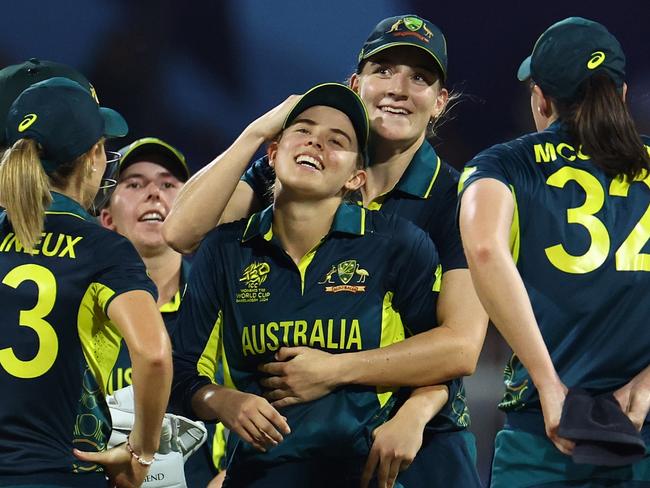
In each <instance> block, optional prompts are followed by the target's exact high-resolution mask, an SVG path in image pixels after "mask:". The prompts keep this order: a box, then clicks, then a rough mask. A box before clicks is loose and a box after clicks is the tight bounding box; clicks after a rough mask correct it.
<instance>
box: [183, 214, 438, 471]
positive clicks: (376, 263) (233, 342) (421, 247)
mask: <svg viewBox="0 0 650 488" xmlns="http://www.w3.org/2000/svg"><path fill="white" fill-rule="evenodd" d="M272 221H273V209H272V207H269V208H267V209H266V210H264V211H263V212H261V213H257V214H254V215H253V216H252V217H251V218H250V219H248V220H242V221H239V222H236V223H233V224H226V225H223V226H220V227H219V228H217V229H215V230H214V231H212V232H211V233H209V234H208V235H207V237H206V238H205V239H204V241H203V243H202V244H201V247H200V249H199V251H198V254H197V256H196V258H195V260H194V264H193V267H192V273H191V276H190V280H189V283H188V287H187V292H186V294H185V297H184V298H183V302H182V304H181V311H180V315H179V319H178V325H177V327H176V331H175V334H174V336H173V345H174V387H173V391H172V401H173V402H174V403H175V404H176V405H180V406H183V407H184V410H185V412H186V413H188V414H192V409H191V399H192V396H193V395H194V393H196V391H197V390H198V389H200V388H202V387H203V386H205V385H207V384H209V383H211V382H213V381H214V373H215V371H216V368H217V364H218V361H219V360H221V361H222V362H223V368H224V379H225V384H226V386H228V387H231V388H237V389H238V390H241V391H245V392H248V393H253V394H257V395H260V394H261V393H262V388H261V386H260V384H259V380H260V379H261V378H262V374H261V373H260V372H259V371H258V369H257V368H258V366H259V365H261V364H263V363H266V362H269V361H272V360H273V355H274V354H275V352H276V351H278V349H279V348H280V347H283V346H310V347H314V348H318V349H322V350H325V351H328V352H331V353H334V354H336V353H342V352H349V351H361V350H366V349H374V348H377V347H382V346H387V345H389V344H392V343H394V342H397V341H401V340H402V339H404V337H405V334H413V333H417V332H421V331H424V330H427V329H430V328H431V327H434V326H435V325H436V323H435V322H436V299H437V288H438V285H439V284H438V280H439V279H440V266H439V263H438V257H437V253H436V251H435V248H434V246H433V244H432V243H431V240H430V239H429V238H428V236H427V235H426V234H425V233H424V232H423V231H422V230H420V229H418V228H417V227H416V226H414V225H413V224H411V223H409V222H407V221H406V220H403V219H400V218H399V217H395V216H384V215H382V214H379V213H377V212H369V211H367V210H366V209H363V208H362V207H359V206H357V205H348V204H343V205H341V206H340V207H339V209H338V211H337V213H336V216H335V218H334V221H333V224H332V227H331V229H330V232H329V233H328V234H327V236H325V237H324V238H323V239H322V240H321V241H320V242H319V243H318V244H317V245H316V246H315V247H314V248H313V249H312V250H310V251H309V252H308V253H307V254H306V255H305V256H304V257H303V258H302V259H301V260H300V262H299V263H298V264H297V265H296V264H295V263H294V261H293V260H292V259H291V258H290V257H289V256H288V255H287V253H286V252H285V251H284V250H283V249H282V247H281V246H280V243H279V242H278V240H277V239H276V238H275V237H274V235H273V226H272ZM393 402H394V390H390V389H385V388H375V387H367V386H347V387H343V388H339V389H337V390H335V391H334V392H332V393H330V394H328V395H326V396H325V397H323V398H321V399H319V400H316V401H313V402H308V403H304V404H300V405H295V406H291V407H288V408H285V409H281V413H282V415H284V416H286V417H287V419H288V420H287V421H288V423H289V425H290V426H291V429H292V433H291V435H290V436H287V437H286V438H285V440H284V441H283V442H282V443H280V445H278V446H276V447H274V448H273V449H271V450H269V451H268V452H267V453H260V452H257V451H255V450H254V449H253V448H252V447H250V446H249V445H247V444H245V443H243V442H238V441H237V439H236V436H235V435H234V434H231V437H230V439H229V449H228V452H229V454H231V453H234V457H235V460H236V462H238V463H239V462H247V463H249V465H250V466H256V465H265V464H266V465H268V464H273V463H277V462H281V461H287V460H297V459H301V460H303V459H310V458H316V457H322V456H334V457H346V456H355V455H364V454H366V453H367V451H368V449H369V441H370V435H371V433H372V430H373V429H374V427H376V426H377V425H378V424H380V423H381V422H383V421H384V420H385V418H386V416H387V415H388V414H389V411H390V408H391V407H392V405H393ZM235 445H236V448H235V450H231V449H230V446H233V447H234V446H235Z"/></svg>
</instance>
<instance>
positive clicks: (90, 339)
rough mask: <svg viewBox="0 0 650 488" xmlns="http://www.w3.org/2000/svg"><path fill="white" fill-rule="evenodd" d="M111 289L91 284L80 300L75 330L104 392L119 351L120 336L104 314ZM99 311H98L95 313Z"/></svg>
mask: <svg viewBox="0 0 650 488" xmlns="http://www.w3.org/2000/svg"><path fill="white" fill-rule="evenodd" d="M114 295H115V292H114V291H113V290H111V289H110V288H108V287H107V286H105V285H102V284H101V283H91V284H90V286H88V288H87V290H86V293H85V294H84V296H83V298H82V299H81V303H80V305H79V313H78V315H77V332H78V334H79V340H80V341H81V348H82V350H83V353H84V357H85V358H86V362H87V363H88V366H89V367H90V370H91V371H92V373H93V375H94V377H95V379H96V380H97V383H98V384H99V385H100V386H101V388H103V389H104V392H105V391H106V388H107V385H108V380H109V378H110V374H111V371H112V370H113V368H114V367H115V363H116V362H117V357H118V355H119V352H120V345H121V342H122V336H121V334H120V333H119V331H118V330H117V328H116V327H115V325H114V324H113V323H112V322H111V321H110V320H109V319H108V316H107V315H106V312H105V310H106V308H105V307H106V304H107V303H109V302H110V300H111V299H112V298H113V296H114ZM100 311H101V312H103V313H98V312H100Z"/></svg>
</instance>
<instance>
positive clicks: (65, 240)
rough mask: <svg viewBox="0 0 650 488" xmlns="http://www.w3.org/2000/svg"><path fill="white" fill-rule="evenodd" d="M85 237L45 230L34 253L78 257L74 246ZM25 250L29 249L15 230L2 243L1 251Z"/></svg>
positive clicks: (59, 256) (0, 244) (0, 245)
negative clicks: (19, 238)
mask: <svg viewBox="0 0 650 488" xmlns="http://www.w3.org/2000/svg"><path fill="white" fill-rule="evenodd" d="M82 239H83V237H81V236H78V237H73V236H69V235H67V234H58V233H53V232H43V233H42V234H41V239H40V240H39V241H38V242H37V243H36V245H35V246H34V255H38V254H42V255H43V256H47V257H57V258H69V259H76V258H77V255H76V254H75V250H74V247H75V246H76V245H77V244H78V243H79V241H81V240H82ZM12 251H13V252H24V253H26V252H27V251H26V250H25V249H24V248H23V245H22V244H21V243H20V241H19V240H18V239H16V235H15V234H14V233H13V232H10V233H9V234H7V235H6V236H5V238H4V239H3V240H2V242H1V243H0V252H12Z"/></svg>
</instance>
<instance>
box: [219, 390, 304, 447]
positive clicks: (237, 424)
mask: <svg viewBox="0 0 650 488" xmlns="http://www.w3.org/2000/svg"><path fill="white" fill-rule="evenodd" d="M219 419H220V420H221V422H223V424H224V425H225V426H226V427H227V428H229V429H230V430H232V431H233V432H236V433H237V434H238V435H239V437H241V438H242V439H243V440H244V441H246V442H248V443H249V444H251V445H252V446H253V447H255V448H256V449H258V450H260V451H262V452H266V450H267V449H269V448H271V447H274V446H277V445H278V444H279V443H280V442H282V441H283V439H284V437H283V435H287V434H290V433H291V429H290V428H289V424H287V419H286V418H285V417H283V416H282V415H280V413H279V412H278V411H277V410H276V409H275V408H274V407H273V406H271V404H270V403H269V402H268V401H267V400H266V399H264V398H262V397H261V396H257V395H253V394H251V393H244V392H241V391H237V390H227V398H224V401H223V402H222V407H221V409H220V411H219Z"/></svg>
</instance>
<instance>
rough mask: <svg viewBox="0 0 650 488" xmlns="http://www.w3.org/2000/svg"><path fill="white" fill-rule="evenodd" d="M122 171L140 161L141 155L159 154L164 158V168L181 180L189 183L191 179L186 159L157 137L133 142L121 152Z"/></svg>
mask: <svg viewBox="0 0 650 488" xmlns="http://www.w3.org/2000/svg"><path fill="white" fill-rule="evenodd" d="M119 153H120V154H121V158H120V171H122V170H123V169H124V168H126V167H128V166H129V165H130V164H131V163H134V162H137V161H138V159H137V158H138V156H140V155H146V154H149V155H152V154H158V155H160V156H162V157H163V159H164V162H165V164H163V162H162V161H161V162H160V164H162V165H163V166H164V167H166V168H167V169H169V170H170V171H171V172H172V174H174V175H175V176H176V177H177V178H178V179H179V180H181V181H187V180H188V179H189V178H190V170H189V168H188V166H187V163H186V162H185V157H184V156H183V155H182V154H181V153H180V152H179V151H178V149H176V148H175V147H173V146H171V145H169V144H167V143H166V142H164V141H162V140H160V139H157V138H155V137H145V138H144V139H139V140H137V141H135V142H132V143H131V144H129V145H128V146H125V147H123V148H122V149H120V150H119Z"/></svg>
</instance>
